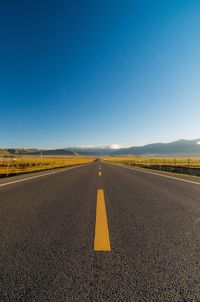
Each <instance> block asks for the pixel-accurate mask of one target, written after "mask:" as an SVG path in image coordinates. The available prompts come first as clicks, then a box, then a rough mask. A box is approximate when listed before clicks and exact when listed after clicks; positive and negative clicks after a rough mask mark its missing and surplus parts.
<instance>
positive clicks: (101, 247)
mask: <svg viewBox="0 0 200 302" xmlns="http://www.w3.org/2000/svg"><path fill="white" fill-rule="evenodd" d="M94 251H102V252H110V251H111V248H110V239H109V231H108V222H107V216H106V206H105V200H104V191H103V190H98V191H97V208H96V225H95V237H94Z"/></svg>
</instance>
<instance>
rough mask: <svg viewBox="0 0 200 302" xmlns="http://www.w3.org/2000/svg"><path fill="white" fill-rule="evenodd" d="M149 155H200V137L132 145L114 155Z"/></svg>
mask: <svg viewBox="0 0 200 302" xmlns="http://www.w3.org/2000/svg"><path fill="white" fill-rule="evenodd" d="M128 154H130V155H149V156H200V139H194V140H184V139H181V140H178V141H174V142H171V143H156V144H149V145H144V146H141V147H134V146H133V147H130V148H125V149H120V150H117V151H115V152H114V155H128Z"/></svg>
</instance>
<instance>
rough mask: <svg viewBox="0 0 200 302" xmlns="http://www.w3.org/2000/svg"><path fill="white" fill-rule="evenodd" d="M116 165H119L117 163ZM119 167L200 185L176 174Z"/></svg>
mask: <svg viewBox="0 0 200 302" xmlns="http://www.w3.org/2000/svg"><path fill="white" fill-rule="evenodd" d="M109 164H110V163H109ZM113 165H115V164H113ZM115 166H117V165H115ZM118 167H122V168H125V169H129V170H132V171H137V172H142V173H146V174H152V175H157V176H160V177H166V178H171V179H175V180H179V181H183V182H188V183H191V184H195V185H200V182H196V181H192V180H187V179H183V178H178V177H174V176H169V175H164V174H159V173H156V172H150V171H146V170H141V169H138V168H129V167H125V166H122V165H120V166H118Z"/></svg>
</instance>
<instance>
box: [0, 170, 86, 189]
mask: <svg viewBox="0 0 200 302" xmlns="http://www.w3.org/2000/svg"><path fill="white" fill-rule="evenodd" d="M84 166H86V165H79V166H74V167H68V168H65V169H62V170H59V171H53V172H47V173H43V174H40V175H36V176H31V177H27V178H23V179H18V180H14V181H10V182H7V183H3V184H0V187H4V186H8V185H12V184H15V183H17V182H23V181H27V180H29V179H34V178H39V177H43V176H47V175H50V174H56V173H60V172H64V171H69V170H72V169H77V168H81V167H84Z"/></svg>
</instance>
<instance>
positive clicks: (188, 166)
mask: <svg viewBox="0 0 200 302" xmlns="http://www.w3.org/2000/svg"><path fill="white" fill-rule="evenodd" d="M189 168H190V158H188V169H189Z"/></svg>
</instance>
